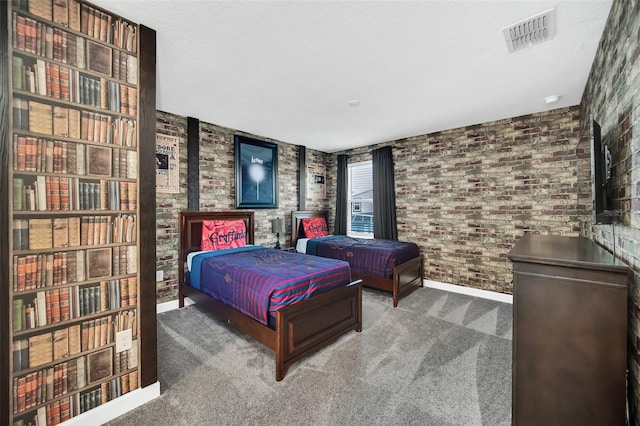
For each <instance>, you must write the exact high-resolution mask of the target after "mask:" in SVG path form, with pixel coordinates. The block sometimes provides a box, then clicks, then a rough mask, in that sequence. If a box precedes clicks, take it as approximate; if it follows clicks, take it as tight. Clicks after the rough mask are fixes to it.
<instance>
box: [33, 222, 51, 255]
mask: <svg viewBox="0 0 640 426" xmlns="http://www.w3.org/2000/svg"><path fill="white" fill-rule="evenodd" d="M27 224H28V229H29V238H28V243H29V249H30V250H36V249H47V248H52V247H53V246H52V243H53V227H52V225H51V219H28V220H27Z"/></svg>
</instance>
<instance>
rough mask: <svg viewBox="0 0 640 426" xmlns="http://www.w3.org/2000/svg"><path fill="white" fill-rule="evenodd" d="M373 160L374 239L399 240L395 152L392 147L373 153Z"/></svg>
mask: <svg viewBox="0 0 640 426" xmlns="http://www.w3.org/2000/svg"><path fill="white" fill-rule="evenodd" d="M372 157H373V158H372V159H373V168H372V171H373V237H374V238H383V239H385V240H397V239H398V226H397V224H396V191H395V180H394V178H393V174H394V172H393V152H392V148H391V147H390V146H387V147H384V148H380V149H376V150H374V151H373V152H372Z"/></svg>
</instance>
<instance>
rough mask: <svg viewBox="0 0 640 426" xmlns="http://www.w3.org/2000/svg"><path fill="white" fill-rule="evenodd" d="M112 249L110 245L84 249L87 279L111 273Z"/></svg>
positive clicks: (106, 275)
mask: <svg viewBox="0 0 640 426" xmlns="http://www.w3.org/2000/svg"><path fill="white" fill-rule="evenodd" d="M111 260H112V251H111V248H110V247H107V248H98V249H88V250H86V264H87V279H95V278H103V277H108V276H110V275H111Z"/></svg>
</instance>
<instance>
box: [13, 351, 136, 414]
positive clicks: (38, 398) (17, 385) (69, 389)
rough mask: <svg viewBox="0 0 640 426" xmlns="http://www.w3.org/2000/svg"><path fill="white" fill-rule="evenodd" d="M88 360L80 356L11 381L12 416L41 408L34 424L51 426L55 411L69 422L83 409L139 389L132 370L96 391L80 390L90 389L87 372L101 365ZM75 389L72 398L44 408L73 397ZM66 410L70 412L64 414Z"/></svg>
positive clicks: (89, 372) (102, 384)
mask: <svg viewBox="0 0 640 426" xmlns="http://www.w3.org/2000/svg"><path fill="white" fill-rule="evenodd" d="M117 355H118V354H116V356H117ZM88 358H89V360H87V357H84V356H83V357H79V358H76V359H73V360H70V361H67V362H63V363H60V364H58V365H56V366H54V367H50V368H46V369H42V370H39V371H35V372H33V373H30V374H27V375H26V376H23V377H15V378H14V379H13V412H14V414H17V413H22V412H23V411H27V410H29V409H30V408H33V407H37V406H40V405H42V406H41V407H38V409H37V411H36V413H37V416H38V418H36V419H35V423H33V424H36V425H47V424H51V423H50V422H49V420H53V418H54V417H56V412H57V411H58V409H59V410H60V411H61V413H62V412H65V414H60V416H61V417H60V421H64V420H68V419H70V418H71V417H73V416H75V415H78V414H80V413H82V412H84V411H86V410H89V409H91V408H95V406H96V405H101V404H104V403H106V402H108V401H110V400H112V399H113V398H117V397H119V396H122V395H123V394H126V393H128V392H130V391H132V390H134V389H137V388H138V373H137V371H131V372H129V373H126V374H122V375H121V376H118V377H115V378H113V379H111V380H109V381H108V382H104V383H101V384H100V387H99V388H94V389H89V390H86V391H82V389H83V388H85V387H86V386H88V385H89V386H91V383H90V382H88V381H87V379H88V377H87V376H90V375H91V370H90V369H93V370H95V369H97V368H100V365H92V364H90V362H91V361H92V357H88ZM93 359H97V357H93ZM115 374H118V372H115ZM78 390H80V392H79V393H77V394H75V395H73V396H72V397H71V399H69V398H62V399H60V400H59V401H56V402H53V403H51V404H48V405H46V406H45V405H43V404H47V402H49V401H51V400H53V399H56V398H59V397H61V396H64V395H68V394H72V393H74V392H76V391H78ZM73 401H75V403H73ZM56 403H57V404H59V405H60V407H59V408H54V407H53V406H54V405H55V404H56ZM50 406H51V407H50ZM75 406H77V407H78V412H74V410H73V409H72V407H75ZM66 411H68V412H69V413H68V414H67V413H66ZM45 416H46V417H45ZM23 422H24V420H23ZM43 422H44V423H43ZM14 424H15V423H14ZM22 424H25V423H22ZM26 424H29V423H26Z"/></svg>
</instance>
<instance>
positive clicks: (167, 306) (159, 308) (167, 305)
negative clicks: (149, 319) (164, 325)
mask: <svg viewBox="0 0 640 426" xmlns="http://www.w3.org/2000/svg"><path fill="white" fill-rule="evenodd" d="M195 303H196V302H194V301H193V300H191V299H189V298H188V297H185V298H184V306H189V305H195ZM178 305H179V302H178V299H176V300H170V301H168V302H163V303H158V304H157V305H156V314H160V313H162V312H167V311H172V310H174V309H178V308H179V306H178Z"/></svg>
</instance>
